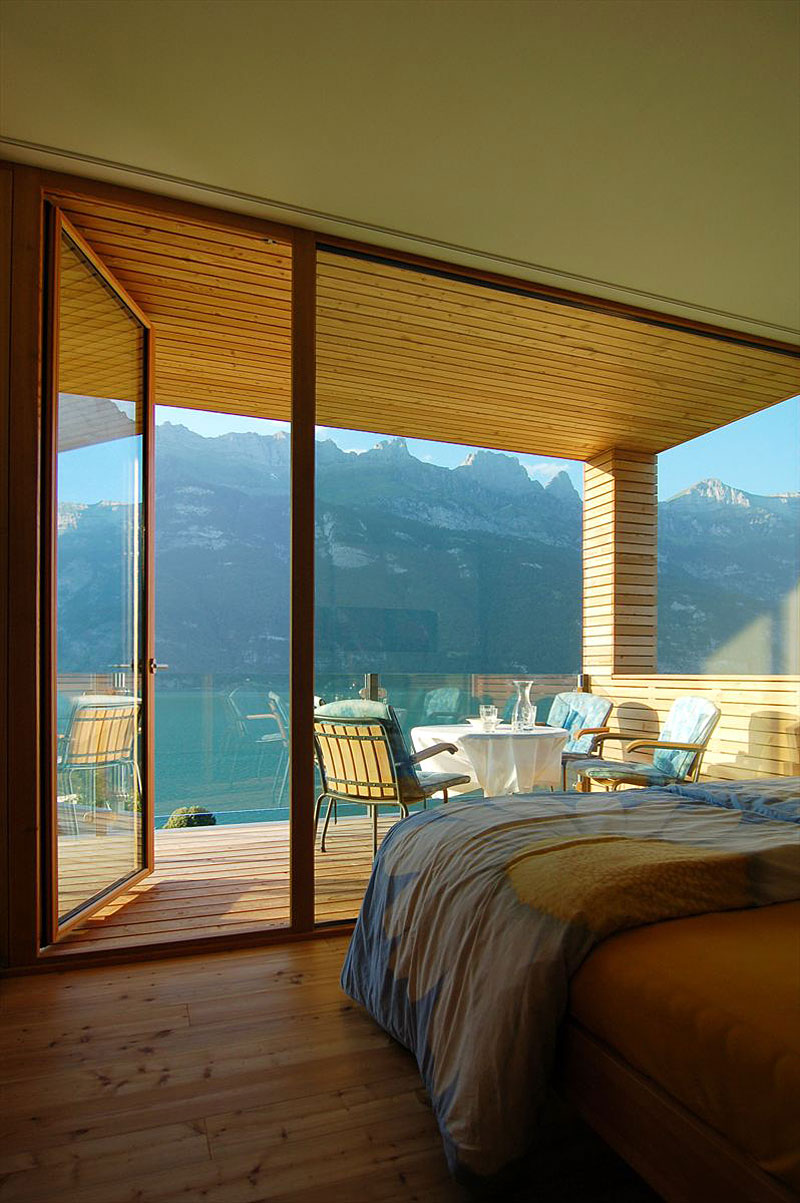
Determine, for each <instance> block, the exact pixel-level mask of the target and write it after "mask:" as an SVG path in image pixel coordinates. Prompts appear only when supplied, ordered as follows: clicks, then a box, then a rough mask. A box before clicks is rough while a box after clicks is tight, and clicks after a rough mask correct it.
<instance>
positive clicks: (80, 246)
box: [40, 197, 155, 947]
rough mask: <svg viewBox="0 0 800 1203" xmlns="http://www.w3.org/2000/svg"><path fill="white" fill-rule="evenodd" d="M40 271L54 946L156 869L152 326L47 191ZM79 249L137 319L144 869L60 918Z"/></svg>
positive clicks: (46, 908)
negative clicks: (67, 540) (64, 323)
mask: <svg viewBox="0 0 800 1203" xmlns="http://www.w3.org/2000/svg"><path fill="white" fill-rule="evenodd" d="M44 203H45V221H44V231H45V248H44V254H45V262H46V269H45V277H44V281H43V298H44V314H45V319H44V326H43V330H42V338H43V369H44V370H43V389H44V392H43V398H42V416H41V438H42V518H43V522H42V534H41V537H42V567H43V570H44V571H43V581H42V584H43V588H42V594H41V606H42V622H41V629H42V633H43V636H44V638H43V643H42V707H41V715H42V729H41V744H42V806H41V825H42V838H41V886H40V889H41V907H40V910H41V933H42V934H41V944H42V946H45V947H46V946H48V945H51V944H56V943H57V942H58V941H59V940H61V939H63V937H64V936H66V935H67V934H68V933H69V932H70V931H72V930H73V929H74V928H75V927H78V926H79V925H80V924H81V923H83V922H84V921H85V920H86V919H88V918H89V917H90V916H91V915H93V914H95V912H97V911H98V910H100V908H101V907H103V906H104V905H105V904H106V903H107V902H109V901H111V899H112V898H114V897H116V895H117V894H119V893H121V892H122V891H123V890H126V889H130V888H131V886H134V885H136V884H137V882H140V881H141V880H142V879H143V878H145V877H147V876H148V875H149V874H150V873H152V871H153V867H154V866H153V854H154V839H153V820H154V792H153V790H154V782H155V778H154V764H153V734H154V732H153V675H152V673H151V672H150V662H151V660H152V658H153V630H154V607H153V601H154V590H153V513H154V511H153V506H154V501H155V493H154V489H153V469H154V463H153V428H154V420H153V419H154V414H153V357H154V340H153V329H152V325H151V322H150V319H149V318H148V316H147V314H146V313H144V311H143V310H142V309H141V308H140V306H139V305H137V303H136V301H134V299H133V297H131V296H130V295H129V294H128V292H127V291H126V290H125V288H123V286H122V285H121V284H120V282H119V280H117V279H116V277H115V276H114V275H113V273H112V272H111V271H109V269H108V267H107V266H106V265H105V263H103V261H102V259H101V258H100V257H99V256H98V255H97V254H96V253H95V251H94V250H93V249H92V247H91V246H89V244H88V243H87V241H86V239H85V238H84V237H83V236H82V235H81V234H80V233H79V231H78V230H76V229H75V227H74V226H73V224H72V222H71V221H70V220H69V218H67V217H66V216H65V214H64V212H63V210H62V209H61V207H60V205H59V204H58V203H56V202H54V201H53V200H51V199H50V198H49V197H45V201H44ZM65 235H66V237H67V239H68V240H69V241H70V242H71V243H72V244H73V246H75V247H76V248H77V251H78V253H79V254H80V255H81V256H82V257H83V258H84V259H85V260H86V261H87V262H88V263H89V264H90V265H91V267H92V268H93V269H94V271H95V272H96V273H97V275H98V276H99V277H100V279H101V280H102V281H103V282H104V283H105V284H106V285H107V287H108V288H109V289H110V290H111V291H112V293H113V294H114V296H116V297H117V298H118V300H119V301H120V302H121V304H122V305H123V306H124V307H125V309H126V310H127V311H129V312H130V313H131V315H132V316H133V317H134V319H135V320H136V321H137V322H138V323H139V325H140V327H141V330H142V335H143V346H142V402H141V404H142V435H143V438H142V510H143V513H142V523H143V527H142V530H143V535H144V538H143V540H142V553H143V560H142V568H141V571H142V573H143V575H144V586H145V588H144V590H143V591H142V594H141V605H142V619H141V635H140V638H141V649H140V657H141V662H140V665H139V672H140V690H141V694H142V751H143V756H142V763H141V770H142V795H141V802H142V811H141V832H140V841H139V843H140V848H139V852H140V856H141V861H142V867H141V868H140V869H137V870H136V871H135V872H133V873H131V874H130V875H129V876H127V877H125V878H124V880H122V881H118V882H114V883H112V884H110V885H109V886H108V887H107V888H106V889H104V890H101V891H100V893H99V894H97V895H96V896H95V897H94V898H93V900H92V901H90V902H89V903H87V905H86V906H84V907H82V908H81V909H80V910H79V911H78V912H77V913H75V914H73V915H71V916H70V917H69V918H67V919H66V920H63V921H61V920H60V919H59V913H58V807H57V792H58V788H57V787H58V769H57V750H58V724H57V683H58V645H57V620H58V616H57V601H56V595H57V581H58V564H57V546H58V537H57V531H58V490H57V470H58V417H59V400H58V392H59V389H58V385H59V380H58V357H59V352H58V348H59V336H60V328H59V295H60V286H61V246H62V240H63V237H64V236H65Z"/></svg>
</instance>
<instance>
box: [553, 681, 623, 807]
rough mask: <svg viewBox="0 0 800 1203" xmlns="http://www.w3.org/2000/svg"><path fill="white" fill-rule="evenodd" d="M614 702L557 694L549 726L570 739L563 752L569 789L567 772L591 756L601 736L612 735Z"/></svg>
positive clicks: (564, 777) (564, 781)
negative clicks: (609, 725) (610, 725)
mask: <svg viewBox="0 0 800 1203" xmlns="http://www.w3.org/2000/svg"><path fill="white" fill-rule="evenodd" d="M612 705H613V703H612V702H611V701H610V700H609V699H608V698H601V697H599V696H598V695H597V694H594V693H579V692H577V691H575V692H572V693H557V694H556V696H555V697H554V698H553V702H552V705H551V706H550V711H549V713H548V715H547V726H548V727H563V728H564V729H565V730H566V731H569V740H568V741H567V744H566V747H565V748H564V751H563V752H562V753H561V783H562V786H563V788H564V789H566V788H567V769H568V768H570V767H572V766H574V764H575V762H576V761H578V760H584V759H585V758H586V757H587V756H590V755H591V754H592V753H593V752H594V749H595V747H596V746H597V743H598V741H599V740H600V738H601V737H603V736H606V735H609V734H610V732H609V728H608V727H607V726H606V723H607V721H608V716H609V714H610V713H611V708H612Z"/></svg>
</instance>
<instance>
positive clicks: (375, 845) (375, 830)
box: [372, 806, 378, 860]
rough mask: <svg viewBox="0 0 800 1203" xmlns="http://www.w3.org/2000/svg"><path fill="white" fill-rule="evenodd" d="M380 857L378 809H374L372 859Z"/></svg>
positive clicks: (374, 807) (375, 807)
mask: <svg viewBox="0 0 800 1203" xmlns="http://www.w3.org/2000/svg"><path fill="white" fill-rule="evenodd" d="M377 855H378V808H377V806H373V807H372V859H373V860H374V859H375V857H376V856H377Z"/></svg>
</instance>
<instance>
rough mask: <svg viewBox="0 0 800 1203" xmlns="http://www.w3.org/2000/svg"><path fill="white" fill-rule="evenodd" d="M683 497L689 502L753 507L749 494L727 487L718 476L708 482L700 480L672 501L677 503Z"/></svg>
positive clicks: (677, 494)
mask: <svg viewBox="0 0 800 1203" xmlns="http://www.w3.org/2000/svg"><path fill="white" fill-rule="evenodd" d="M682 497H685V498H686V499H687V500H689V501H716V502H718V503H719V504H720V505H741V506H746V507H749V506H751V505H752V500H751V497H750V494H749V493H744V492H742V490H741V489H734V488H733V487H732V486H731V485H726V484H725V483H724V482H723V481H721V480H719V479H718V478H717V477H716V476H710V477H708V479H707V480H698V481H697V482H696V484H693V485H692V486H691V488H688V489H684V490H683V491H682V492H680V493H676V495H675V496H674V497H671V498H670V500H671V501H677V500H678V499H679V498H682Z"/></svg>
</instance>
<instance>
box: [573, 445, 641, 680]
mask: <svg viewBox="0 0 800 1203" xmlns="http://www.w3.org/2000/svg"><path fill="white" fill-rule="evenodd" d="M584 485H585V488H584V503H583V671H584V672H585V673H589V674H592V673H594V674H596V675H598V676H607V675H608V674H609V673H654V672H656V670H657V659H656V656H657V649H656V613H657V526H656V522H657V514H656V457H655V456H654V455H650V454H648V453H645V452H639V451H624V450H622V449H621V448H618V447H612V448H611V449H610V450H609V451H605V452H603V453H602V454H600V455H597V456H595V458H594V459H592V460H589V461H588V462H587V463H586V465H585V469H584Z"/></svg>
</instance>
